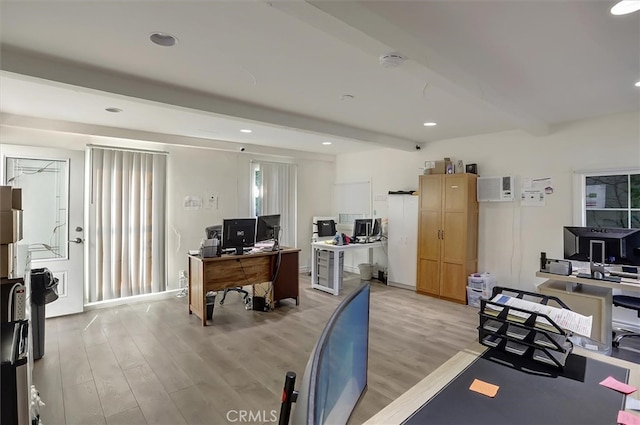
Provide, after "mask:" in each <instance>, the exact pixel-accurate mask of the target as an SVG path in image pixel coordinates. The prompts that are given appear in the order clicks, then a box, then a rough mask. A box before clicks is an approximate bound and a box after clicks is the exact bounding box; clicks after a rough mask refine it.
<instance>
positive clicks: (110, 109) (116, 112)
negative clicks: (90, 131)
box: [105, 108, 122, 114]
mask: <svg viewBox="0 0 640 425" xmlns="http://www.w3.org/2000/svg"><path fill="white" fill-rule="evenodd" d="M105 111H107V112H113V113H114V114H119V113H120V112H122V109H120V108H106V109H105Z"/></svg>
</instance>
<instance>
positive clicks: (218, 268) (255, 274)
mask: <svg viewBox="0 0 640 425" xmlns="http://www.w3.org/2000/svg"><path fill="white" fill-rule="evenodd" d="M271 265H272V264H271V257H269V256H259V257H251V256H250V255H245V256H238V258H234V259H232V260H227V261H215V262H208V263H205V270H204V281H205V286H206V287H207V288H212V286H213V287H215V286H218V285H219V286H221V287H222V288H227V287H229V286H244V285H250V284H255V283H261V282H267V281H270V280H271V277H272V276H271V274H272V273H273V270H272V267H271Z"/></svg>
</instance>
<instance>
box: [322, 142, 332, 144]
mask: <svg viewBox="0 0 640 425" xmlns="http://www.w3.org/2000/svg"><path fill="white" fill-rule="evenodd" d="M322 144H323V145H330V144H331V142H322Z"/></svg>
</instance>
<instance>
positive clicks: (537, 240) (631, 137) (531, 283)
mask: <svg viewBox="0 0 640 425" xmlns="http://www.w3.org/2000/svg"><path fill="white" fill-rule="evenodd" d="M639 123H640V117H639V115H638V114H637V113H636V114H621V115H614V116H607V117H601V118H597V119H591V120H585V121H580V122H574V123H569V124H565V125H562V126H558V127H557V128H554V129H553V130H552V133H551V134H549V135H547V136H540V137H535V136H531V135H529V134H526V133H523V132H520V131H510V132H502V133H496V134H486V135H479V136H474V137H465V138H459V139H451V140H442V141H438V142H433V143H429V144H427V145H426V147H425V148H423V149H422V150H420V151H416V152H400V151H393V150H389V149H382V150H377V151H372V152H363V153H358V154H345V155H339V156H338V158H337V162H336V181H338V182H340V181H348V180H358V179H360V180H362V179H367V178H371V180H372V184H373V194H374V197H375V195H376V194H384V193H387V192H388V191H389V190H409V189H417V188H418V175H419V168H420V167H423V166H424V161H426V160H436V159H442V158H443V157H451V158H453V159H455V160H458V159H460V160H462V161H463V162H464V163H465V164H467V163H477V164H478V172H479V174H480V175H481V176H497V175H514V176H516V177H517V178H518V180H517V184H518V185H519V184H520V181H521V179H522V178H523V177H551V178H552V179H553V185H554V193H553V195H551V196H549V197H548V198H547V204H546V206H545V207H522V206H520V205H519V203H517V202H512V203H482V204H481V205H480V218H479V220H480V223H479V246H478V252H479V258H478V260H479V262H478V268H479V271H488V272H491V273H494V274H495V275H496V277H497V279H498V283H499V284H500V285H503V286H510V287H514V288H519V289H524V290H530V291H533V290H535V286H536V284H539V283H540V282H542V280H541V279H539V278H536V277H535V272H536V271H537V270H538V268H539V258H540V252H541V251H544V252H546V253H547V255H548V256H549V257H550V258H562V256H563V252H562V227H563V226H566V225H571V224H573V218H572V217H573V203H572V199H573V198H572V197H573V187H572V185H573V171H574V170H595V169H611V168H631V167H635V168H638V167H640V124H639ZM425 131H428V129H425ZM374 207H376V208H377V209H378V210H379V211H381V210H382V206H381V205H374ZM615 310H616V311H614V317H619V318H626V319H628V321H629V322H630V323H633V322H635V321H637V317H635V315H632V314H631V312H628V313H629V314H628V315H627V314H625V313H627V312H619V311H617V310H619V309H615ZM626 319H625V320H626Z"/></svg>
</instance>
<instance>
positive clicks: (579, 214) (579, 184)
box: [573, 168, 640, 228]
mask: <svg viewBox="0 0 640 425" xmlns="http://www.w3.org/2000/svg"><path fill="white" fill-rule="evenodd" d="M633 174H640V168H617V169H604V170H576V171H574V172H573V188H574V196H573V225H575V226H586V225H587V224H586V223H587V208H586V196H587V185H586V183H587V177H602V176H621V175H624V176H627V181H629V178H630V177H629V176H631V175H633ZM628 192H629V193H628V196H629V203H628V205H627V207H626V208H615V209H613V208H612V209H611V210H616V211H625V210H626V211H627V212H628V216H627V226H626V228H631V212H632V211H640V209H639V208H632V203H631V187H629V191H628Z"/></svg>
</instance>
